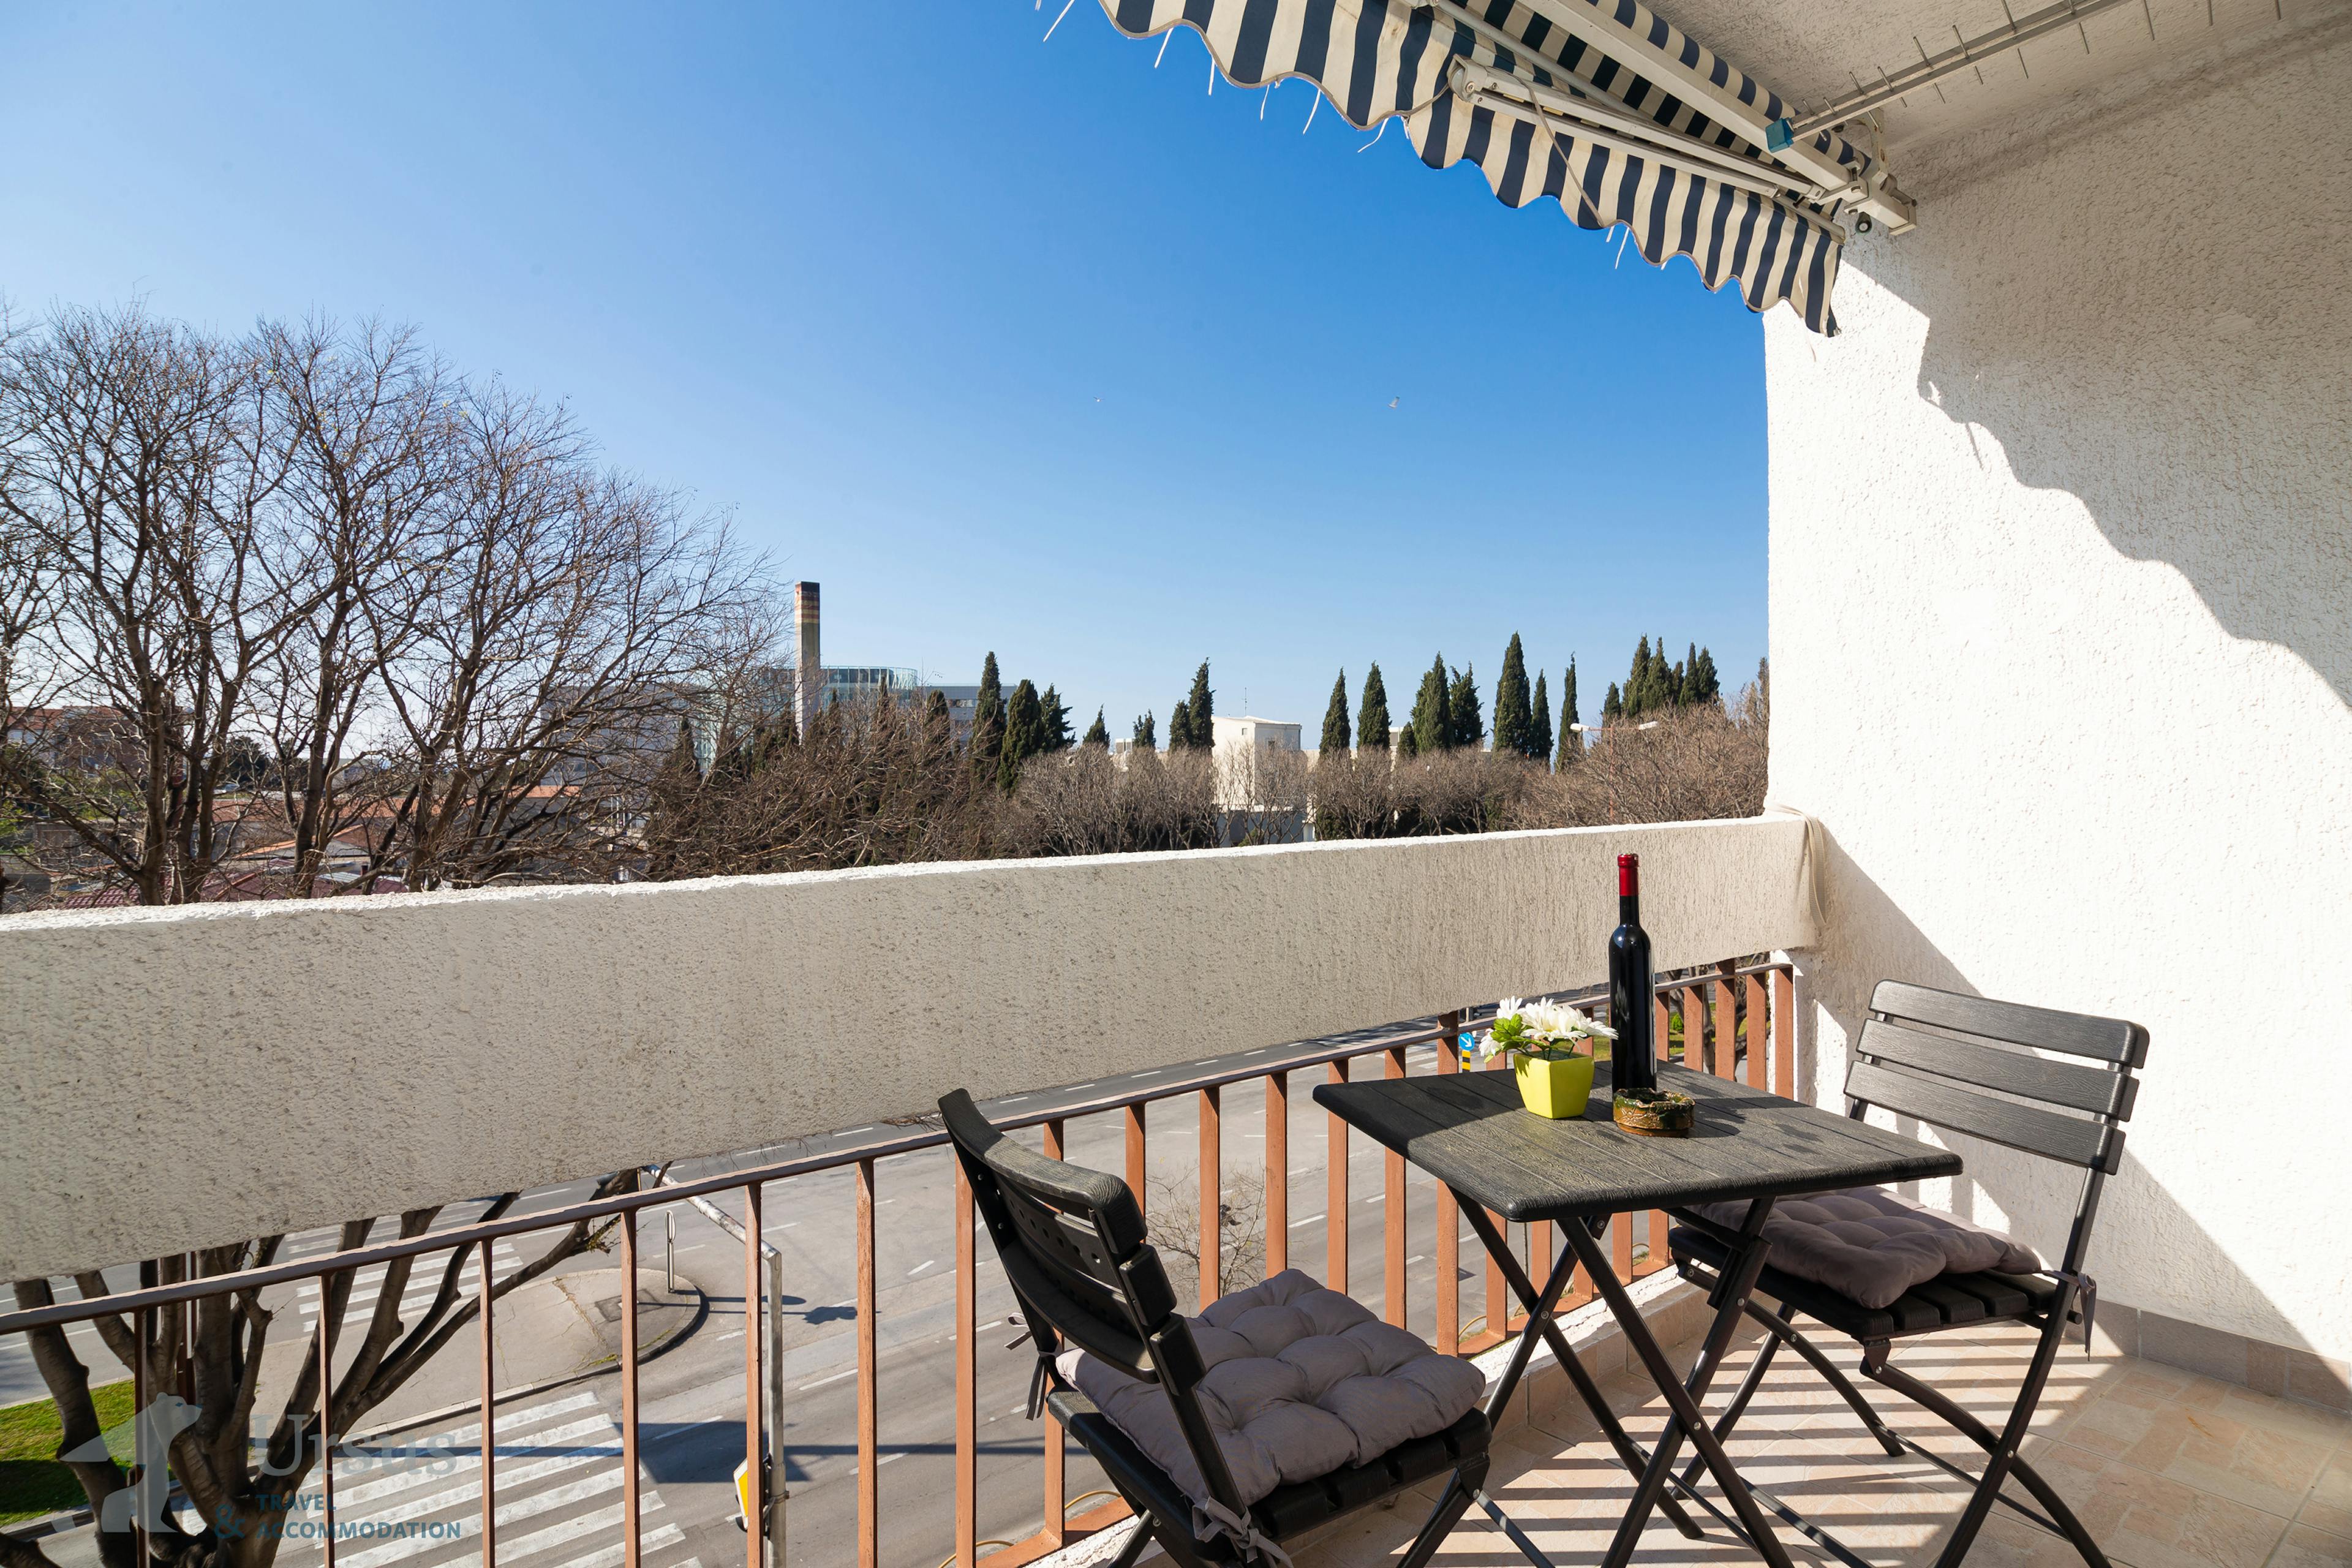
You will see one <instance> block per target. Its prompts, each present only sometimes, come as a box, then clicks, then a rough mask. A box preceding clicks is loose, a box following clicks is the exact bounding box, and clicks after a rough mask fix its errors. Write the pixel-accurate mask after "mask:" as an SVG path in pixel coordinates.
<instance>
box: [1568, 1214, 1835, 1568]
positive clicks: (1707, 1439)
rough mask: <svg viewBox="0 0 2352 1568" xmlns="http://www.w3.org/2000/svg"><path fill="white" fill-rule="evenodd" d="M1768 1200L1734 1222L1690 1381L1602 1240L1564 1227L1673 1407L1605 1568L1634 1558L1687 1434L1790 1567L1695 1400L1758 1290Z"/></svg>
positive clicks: (1773, 1555) (1748, 1521) (1743, 1519)
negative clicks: (1733, 1241)
mask: <svg viewBox="0 0 2352 1568" xmlns="http://www.w3.org/2000/svg"><path fill="white" fill-rule="evenodd" d="M1771 1210H1772V1200H1771V1199H1769V1198H1758V1199H1757V1200H1756V1201H1755V1202H1753V1203H1751V1204H1749V1205H1748V1218H1747V1221H1746V1223H1744V1224H1743V1225H1742V1226H1740V1228H1739V1241H1738V1245H1737V1246H1736V1247H1735V1248H1734V1249H1733V1254H1732V1257H1731V1258H1730V1260H1729V1266H1728V1267H1727V1269H1726V1270H1725V1274H1726V1278H1725V1279H1724V1289H1723V1293H1722V1296H1721V1299H1720V1304H1719V1305H1718V1306H1717V1309H1716V1314H1715V1324H1714V1326H1713V1328H1711V1329H1710V1330H1709V1331H1708V1332H1707V1336H1706V1342H1704V1343H1703V1344H1702V1345H1701V1347H1700V1349H1699V1355H1698V1361H1697V1363H1696V1364H1695V1365H1694V1366H1693V1367H1692V1368H1691V1373H1690V1378H1689V1381H1688V1382H1687V1383H1684V1382H1680V1381H1677V1380H1676V1378H1675V1369H1674V1365H1673V1363H1670V1362H1668V1361H1667V1360H1666V1353H1665V1352H1664V1351H1663V1350H1660V1349H1659V1348H1658V1342H1657V1340H1656V1338H1655V1337H1654V1335H1652V1334H1651V1332H1650V1326H1649V1325H1648V1324H1647V1323H1645V1322H1643V1321H1642V1314H1641V1311H1640V1310H1639V1309H1637V1308H1636V1307H1635V1306H1634V1305H1633V1298H1632V1297H1630V1296H1628V1295H1627V1294H1626V1293H1625V1286H1624V1283H1623V1282H1622V1280H1620V1279H1618V1278H1617V1275H1616V1272H1615V1271H1614V1270H1613V1269H1612V1268H1610V1267H1609V1259H1608V1258H1605V1257H1603V1256H1602V1255H1601V1247H1600V1244H1599V1243H1597V1242H1596V1241H1594V1240H1593V1238H1592V1237H1591V1235H1589V1234H1588V1233H1587V1232H1586V1231H1585V1230H1584V1228H1583V1227H1582V1226H1574V1225H1570V1226H1562V1227H1561V1228H1562V1229H1563V1230H1565V1231H1566V1232H1567V1234H1568V1241H1569V1245H1570V1247H1573V1248H1574V1249H1575V1253H1576V1258H1577V1260H1578V1261H1579V1262H1580V1263H1582V1264H1583V1265H1584V1269H1585V1273H1586V1275H1587V1276H1588V1277H1589V1278H1590V1279H1591V1280H1592V1283H1593V1285H1594V1287H1595V1288H1596V1289H1599V1290H1600V1292H1601V1296H1602V1298H1603V1299H1605V1300H1607V1301H1608V1303H1609V1310H1610V1311H1611V1312H1612V1313H1613V1314H1615V1316H1616V1319H1617V1322H1618V1326H1619V1327H1621V1328H1622V1329H1623V1330H1624V1331H1625V1342H1626V1343H1627V1344H1629V1345H1632V1346H1633V1350H1634V1352H1635V1353H1637V1354H1639V1355H1640V1356H1641V1358H1642V1364H1643V1367H1644V1368H1645V1369H1646V1370H1647V1371H1648V1372H1649V1374H1650V1381H1651V1382H1652V1383H1654V1384H1657V1388H1658V1392H1659V1393H1660V1394H1664V1396H1665V1400H1666V1407H1667V1409H1668V1410H1669V1411H1670V1412H1671V1414H1670V1415H1668V1417H1667V1419H1666V1429H1665V1431H1664V1433H1662V1434H1660V1436H1659V1437H1658V1446H1657V1448H1656V1450H1655V1451H1654V1452H1653V1453H1652V1455H1651V1456H1650V1463H1649V1466H1648V1468H1645V1469H1644V1470H1643V1472H1642V1479H1641V1482H1640V1484H1639V1485H1637V1486H1636V1487H1635V1488H1634V1489H1633V1503H1632V1505H1631V1506H1630V1507H1628V1508H1627V1509H1626V1510H1625V1517H1624V1519H1623V1520H1622V1521H1621V1522H1620V1523H1619V1524H1618V1526H1617V1536H1616V1539H1615V1540H1614V1541H1612V1542H1611V1543H1610V1546H1609V1554H1608V1555H1607V1556H1606V1557H1604V1558H1602V1559H1601V1563H1602V1565H1603V1568H1625V1564H1627V1563H1630V1562H1632V1561H1633V1548H1634V1546H1635V1545H1636V1544H1637V1543H1638V1542H1640V1541H1641V1539H1642V1527H1643V1525H1645V1524H1647V1523H1648V1522H1649V1521H1650V1510H1652V1509H1654V1508H1655V1507H1657V1505H1658V1502H1659V1500H1660V1499H1661V1498H1663V1497H1664V1495H1665V1489H1666V1487H1667V1485H1668V1484H1669V1483H1670V1482H1671V1481H1672V1480H1673V1479H1674V1464H1675V1452H1676V1450H1678V1449H1679V1448H1680V1447H1682V1439H1683V1436H1684V1434H1685V1433H1688V1434H1689V1436H1690V1440H1691V1442H1692V1444H1693V1446H1695V1447H1696V1448H1697V1449H1698V1451H1699V1456H1700V1458H1704V1459H1705V1460H1706V1468H1707V1469H1708V1470H1709V1471H1710V1472H1712V1473H1713V1475H1714V1476H1715V1480H1716V1485H1717V1486H1719V1487H1721V1488H1722V1489H1723V1495H1724V1497H1725V1499H1726V1500H1727V1501H1729V1502H1730V1504H1731V1510H1732V1512H1733V1513H1735V1514H1737V1515H1738V1518H1739V1522H1740V1525H1741V1528H1742V1530H1743V1531H1744V1532H1745V1533H1746V1534H1747V1536H1748V1543H1749V1544H1750V1545H1752V1546H1753V1547H1754V1548H1755V1549H1756V1552H1757V1553H1758V1555H1759V1556H1761V1557H1762V1558H1763V1559H1764V1561H1765V1562H1767V1563H1770V1564H1772V1568H1793V1564H1791V1563H1790V1560H1789V1552H1788V1549H1787V1548H1786V1547H1784V1546H1782V1545H1781V1544H1780V1537H1779V1536H1777V1535H1775V1534H1773V1533H1772V1529H1771V1526H1769V1524H1767V1523H1765V1521H1764V1515H1763V1513H1762V1512H1761V1511H1760V1510H1759V1509H1758V1508H1757V1506H1756V1500H1755V1499H1754V1498H1753V1497H1751V1496H1750V1495H1749V1494H1748V1483H1747V1482H1745V1481H1743V1480H1741V1479H1740V1478H1739V1472H1738V1470H1737V1469H1735V1468H1732V1464H1731V1459H1730V1457H1729V1456H1728V1455H1727V1454H1726V1453H1725V1452H1724V1451H1723V1445H1722V1444H1720V1443H1718V1442H1717V1441H1716V1440H1715V1432H1714V1430H1713V1429H1712V1428H1711V1427H1709V1426H1707V1423H1706V1412H1705V1411H1703V1410H1701V1409H1700V1407H1699V1401H1700V1400H1701V1399H1703V1398H1705V1397H1706V1388H1707V1384H1709V1383H1710V1382H1711V1381H1713V1379H1714V1376H1715V1370H1716V1368H1717V1366H1718V1365H1720V1364H1721V1363H1722V1360H1723V1352H1724V1351H1725V1350H1726V1349H1727V1348H1728V1347H1729V1345H1730V1343H1731V1335H1732V1331H1733V1330H1734V1329H1735V1328H1737V1327H1738V1323H1739V1319H1740V1316H1741V1311H1740V1309H1741V1307H1742V1306H1743V1304H1744V1303H1745V1302H1746V1301H1747V1300H1748V1292H1749V1291H1750V1290H1752V1289H1754V1288H1755V1285H1756V1276H1757V1275H1758V1274H1759V1272H1761V1271H1762V1269H1763V1268H1764V1257H1765V1252H1766V1250H1767V1249H1766V1247H1765V1246H1764V1243H1763V1241H1762V1238H1761V1237H1759V1234H1758V1233H1759V1232H1760V1231H1761V1230H1762V1229H1763V1228H1764V1220H1765V1216H1766V1215H1769V1214H1770V1213H1771Z"/></svg>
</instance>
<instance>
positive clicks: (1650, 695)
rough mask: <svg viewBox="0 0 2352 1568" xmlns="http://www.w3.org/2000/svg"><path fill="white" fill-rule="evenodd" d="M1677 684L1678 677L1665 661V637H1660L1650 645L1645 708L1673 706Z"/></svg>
mask: <svg viewBox="0 0 2352 1568" xmlns="http://www.w3.org/2000/svg"><path fill="white" fill-rule="evenodd" d="M1679 684H1680V678H1679V677H1678V676H1676V675H1675V672H1674V669H1673V668H1672V667H1671V666H1669V665H1668V664H1667V663H1666V639H1665V638H1664V637H1660V638H1659V639H1658V640H1657V641H1656V642H1654V643H1653V644H1651V645H1650V684H1649V688H1648V689H1647V690H1645V691H1644V692H1643V698H1644V700H1645V703H1644V706H1645V709H1647V710H1656V709H1660V708H1671V707H1673V706H1674V701H1675V687H1676V686H1677V685H1679Z"/></svg>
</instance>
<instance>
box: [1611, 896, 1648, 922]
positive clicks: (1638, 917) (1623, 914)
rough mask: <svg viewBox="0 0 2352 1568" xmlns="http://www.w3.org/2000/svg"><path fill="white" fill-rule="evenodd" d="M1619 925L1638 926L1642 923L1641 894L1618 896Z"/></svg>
mask: <svg viewBox="0 0 2352 1568" xmlns="http://www.w3.org/2000/svg"><path fill="white" fill-rule="evenodd" d="M1617 923H1618V924H1619V925H1621V926H1637V925H1640V924H1641V923H1642V895H1641V894H1639V893H1620V894H1618V895H1617Z"/></svg>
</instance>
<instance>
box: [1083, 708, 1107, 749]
mask: <svg viewBox="0 0 2352 1568" xmlns="http://www.w3.org/2000/svg"><path fill="white" fill-rule="evenodd" d="M1083 743H1084V744H1086V745H1089V746H1099V747H1101V748H1102V749H1103V750H1104V751H1106V752H1108V751H1109V750H1110V731H1109V729H1108V727H1107V726H1106V725H1105V724H1104V723H1103V710H1101V709H1099V708H1097V709H1096V710H1095V721H1094V722H1093V723H1091V724H1089V725H1087V738H1086V740H1085V742H1083Z"/></svg>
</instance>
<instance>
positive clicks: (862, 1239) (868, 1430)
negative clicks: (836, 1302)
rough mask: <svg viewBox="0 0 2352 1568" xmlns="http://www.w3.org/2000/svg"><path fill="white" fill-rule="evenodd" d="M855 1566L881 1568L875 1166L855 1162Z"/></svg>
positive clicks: (869, 1163)
mask: <svg viewBox="0 0 2352 1568" xmlns="http://www.w3.org/2000/svg"><path fill="white" fill-rule="evenodd" d="M856 1224H857V1563H858V1568H880V1563H881V1560H882V1496H881V1489H880V1488H879V1486H878V1485H877V1482H878V1481H879V1479H880V1477H879V1476H878V1474H877V1468H878V1467H879V1465H880V1463H881V1457H880V1453H879V1450H880V1448H881V1420H880V1416H879V1413H878V1410H879V1407H878V1405H877V1395H878V1394H879V1392H880V1391H879V1389H878V1388H877V1375H878V1374H877V1369H876V1365H875V1353H874V1162H873V1161H871V1160H860V1161H858V1162H857V1221H856Z"/></svg>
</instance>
